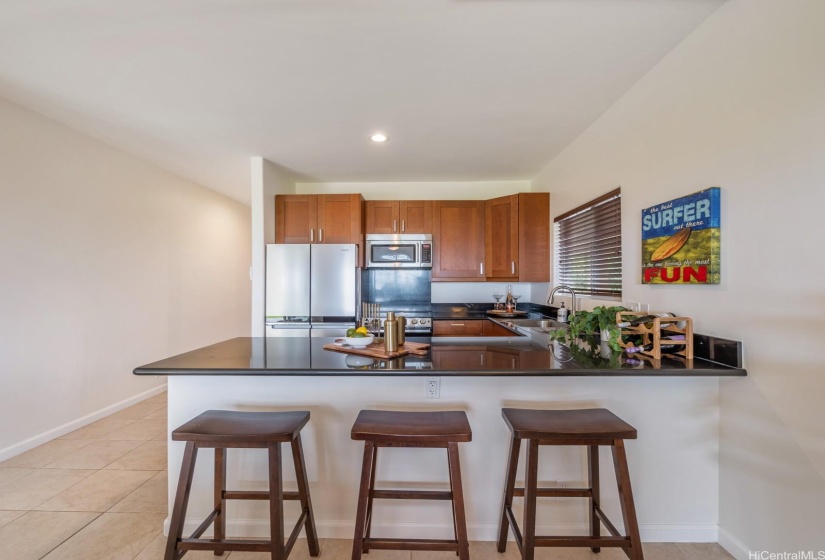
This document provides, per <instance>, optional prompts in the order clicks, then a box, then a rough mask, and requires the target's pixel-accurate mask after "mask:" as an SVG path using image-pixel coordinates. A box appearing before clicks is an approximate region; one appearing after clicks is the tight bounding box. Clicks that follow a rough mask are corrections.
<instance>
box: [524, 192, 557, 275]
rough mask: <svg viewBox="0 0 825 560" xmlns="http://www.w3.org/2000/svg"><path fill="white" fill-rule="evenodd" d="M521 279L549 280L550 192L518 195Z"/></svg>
mask: <svg viewBox="0 0 825 560" xmlns="http://www.w3.org/2000/svg"><path fill="white" fill-rule="evenodd" d="M518 198H519V205H518V209H519V210H518V222H519V223H518V236H519V240H518V255H519V261H518V262H517V267H516V272H517V273H518V281H519V282H549V281H550V193H521V194H519V195H518Z"/></svg>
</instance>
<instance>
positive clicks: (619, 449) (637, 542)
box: [613, 439, 644, 560]
mask: <svg viewBox="0 0 825 560" xmlns="http://www.w3.org/2000/svg"><path fill="white" fill-rule="evenodd" d="M613 466H614V467H615V469H616V482H618V485H619V502H620V503H621V505H622V519H623V521H624V527H625V532H626V533H627V536H628V537H630V550H628V551H626V552H627V555H628V556H629V557H630V558H631V560H643V558H644V556H643V554H642V540H641V538H640V537H639V523H638V521H637V520H636V506H635V505H634V503H633V491H632V490H631V488H630V471H629V470H628V468H627V454H626V453H625V449H624V440H621V439H617V440H613Z"/></svg>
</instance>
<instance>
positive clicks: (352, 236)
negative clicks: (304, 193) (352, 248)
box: [317, 194, 364, 243]
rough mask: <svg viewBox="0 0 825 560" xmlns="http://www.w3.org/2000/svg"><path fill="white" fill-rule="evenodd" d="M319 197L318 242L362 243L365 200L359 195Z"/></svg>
mask: <svg viewBox="0 0 825 560" xmlns="http://www.w3.org/2000/svg"><path fill="white" fill-rule="evenodd" d="M317 196H318V242H319V243H360V242H361V239H360V238H361V235H362V234H363V231H364V227H363V213H362V206H363V200H364V199H363V198H362V197H361V195H359V194H320V195H317Z"/></svg>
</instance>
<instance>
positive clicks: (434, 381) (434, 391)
mask: <svg viewBox="0 0 825 560" xmlns="http://www.w3.org/2000/svg"><path fill="white" fill-rule="evenodd" d="M424 390H425V394H424V396H425V397H426V398H428V399H440V398H441V378H440V377H428V378H427V384H426V385H425V386H424Z"/></svg>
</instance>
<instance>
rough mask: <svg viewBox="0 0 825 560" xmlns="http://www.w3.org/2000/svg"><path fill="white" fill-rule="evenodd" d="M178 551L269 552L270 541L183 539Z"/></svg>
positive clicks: (270, 547) (179, 543)
mask: <svg viewBox="0 0 825 560" xmlns="http://www.w3.org/2000/svg"><path fill="white" fill-rule="evenodd" d="M177 549H178V550H214V551H215V552H230V551H238V552H269V551H270V550H271V549H272V545H271V543H270V541H253V540H247V539H223V540H215V539H181V540H180V542H178V546H177Z"/></svg>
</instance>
